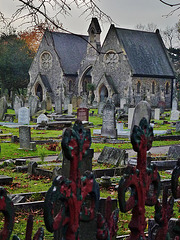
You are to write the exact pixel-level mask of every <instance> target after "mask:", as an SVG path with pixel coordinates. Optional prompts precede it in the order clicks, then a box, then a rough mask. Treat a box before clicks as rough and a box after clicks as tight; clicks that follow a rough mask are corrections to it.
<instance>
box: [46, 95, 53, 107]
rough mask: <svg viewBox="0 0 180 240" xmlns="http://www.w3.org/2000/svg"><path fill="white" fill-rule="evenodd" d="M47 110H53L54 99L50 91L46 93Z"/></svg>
mask: <svg viewBox="0 0 180 240" xmlns="http://www.w3.org/2000/svg"><path fill="white" fill-rule="evenodd" d="M46 110H47V111H52V99H51V97H50V95H49V93H46Z"/></svg>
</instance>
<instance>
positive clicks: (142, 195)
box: [118, 118, 160, 240]
mask: <svg viewBox="0 0 180 240" xmlns="http://www.w3.org/2000/svg"><path fill="white" fill-rule="evenodd" d="M152 141H153V129H152V127H151V126H150V125H149V124H148V122H147V120H146V119H145V118H142V120H141V121H140V124H139V126H136V125H135V126H134V128H133V132H132V135H131V143H132V145H133V149H134V151H136V152H137V167H136V168H135V167H128V168H127V170H126V173H125V175H124V176H123V177H122V178H121V180H120V182H119V188H118V198H119V205H120V210H121V211H122V212H127V211H129V210H131V209H132V218H131V221H130V223H129V228H130V230H131V234H130V237H129V238H128V239H129V240H139V239H145V234H144V230H145V228H146V226H147V223H146V220H145V205H149V206H152V205H155V204H156V202H157V199H158V196H159V191H160V177H159V174H158V172H157V168H155V167H154V166H148V167H147V166H146V161H147V159H146V152H147V151H148V150H149V149H150V148H151V146H152ZM150 185H153V188H154V190H153V194H151V195H150V194H149V188H150ZM127 190H130V196H129V199H128V200H127V201H126V199H125V198H126V192H127Z"/></svg>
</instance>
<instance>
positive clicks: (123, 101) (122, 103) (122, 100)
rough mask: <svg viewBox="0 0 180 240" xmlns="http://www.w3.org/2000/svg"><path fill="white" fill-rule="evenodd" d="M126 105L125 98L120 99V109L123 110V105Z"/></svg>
mask: <svg viewBox="0 0 180 240" xmlns="http://www.w3.org/2000/svg"><path fill="white" fill-rule="evenodd" d="M125 104H126V98H121V99H120V109H124V105H125Z"/></svg>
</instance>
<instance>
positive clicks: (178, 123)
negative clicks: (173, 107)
mask: <svg viewBox="0 0 180 240" xmlns="http://www.w3.org/2000/svg"><path fill="white" fill-rule="evenodd" d="M176 132H180V122H176Z"/></svg>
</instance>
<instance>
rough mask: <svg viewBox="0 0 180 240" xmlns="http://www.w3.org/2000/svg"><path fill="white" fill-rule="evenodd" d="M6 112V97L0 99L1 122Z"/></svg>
mask: <svg viewBox="0 0 180 240" xmlns="http://www.w3.org/2000/svg"><path fill="white" fill-rule="evenodd" d="M6 112H7V101H6V97H2V98H1V99H0V120H3V117H4V114H5V113H6Z"/></svg>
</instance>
